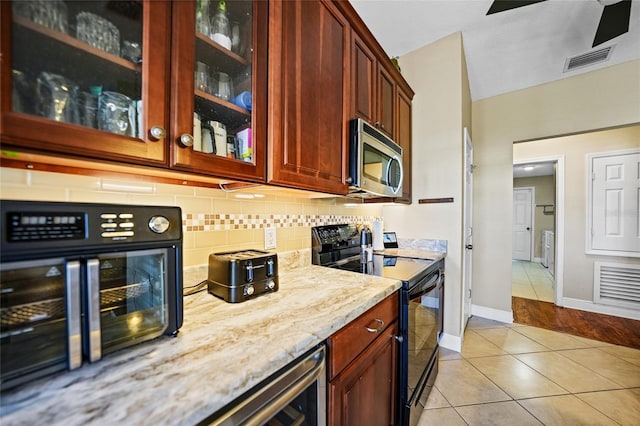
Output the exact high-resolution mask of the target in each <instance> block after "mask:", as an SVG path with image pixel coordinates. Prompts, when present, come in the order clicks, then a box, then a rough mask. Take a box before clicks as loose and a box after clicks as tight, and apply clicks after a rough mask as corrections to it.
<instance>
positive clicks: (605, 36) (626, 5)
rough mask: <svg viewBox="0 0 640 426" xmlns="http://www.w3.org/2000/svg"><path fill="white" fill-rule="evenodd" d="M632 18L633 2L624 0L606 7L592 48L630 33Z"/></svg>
mask: <svg viewBox="0 0 640 426" xmlns="http://www.w3.org/2000/svg"><path fill="white" fill-rule="evenodd" d="M630 16H631V0H622V1H620V2H618V3H615V4H610V5H608V6H605V7H604V10H603V11H602V16H601V17H600V23H599V24H598V29H597V30H596V36H595V37H594V39H593V46H591V47H596V46H597V45H599V44H602V43H604V42H605V41H609V40H611V39H612V38H615V37H618V36H619V35H622V34H624V33H626V32H627V31H629V18H630Z"/></svg>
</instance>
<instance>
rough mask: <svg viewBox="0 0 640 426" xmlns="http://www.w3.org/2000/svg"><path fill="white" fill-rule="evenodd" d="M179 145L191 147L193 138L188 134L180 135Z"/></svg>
mask: <svg viewBox="0 0 640 426" xmlns="http://www.w3.org/2000/svg"><path fill="white" fill-rule="evenodd" d="M180 143H181V144H182V145H184V146H193V136H191V135H190V134H189V133H183V134H182V135H180Z"/></svg>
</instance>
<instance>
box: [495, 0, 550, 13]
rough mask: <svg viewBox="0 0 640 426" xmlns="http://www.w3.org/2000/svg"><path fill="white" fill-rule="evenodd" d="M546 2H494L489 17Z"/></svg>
mask: <svg viewBox="0 0 640 426" xmlns="http://www.w3.org/2000/svg"><path fill="white" fill-rule="evenodd" d="M543 1H545V0H494V2H493V3H492V4H491V7H490V8H489V10H488V11H487V15H491V14H494V13H498V12H504V11H505V10H511V9H516V8H518V7H522V6H529V5H530V4H534V3H540V2H543Z"/></svg>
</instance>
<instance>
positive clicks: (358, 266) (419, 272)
mask: <svg viewBox="0 0 640 426" xmlns="http://www.w3.org/2000/svg"><path fill="white" fill-rule="evenodd" d="M311 240H312V249H311V255H312V263H313V264H314V265H320V266H326V267H329V268H335V269H340V270H345V271H350V272H355V273H364V274H369V275H378V276H381V277H385V278H392V279H396V280H400V281H401V282H402V288H401V290H400V306H398V318H399V321H398V329H399V336H398V338H397V341H398V342H399V364H398V404H397V405H398V413H397V419H398V424H400V425H415V424H417V422H418V419H419V417H420V413H421V412H422V410H423V409H424V406H425V404H426V400H427V397H428V396H429V393H430V391H431V388H432V387H433V384H434V382H435V378H436V375H437V374H438V352H439V345H438V341H439V339H440V336H441V334H442V324H443V303H444V260H443V259H440V260H433V259H431V260H430V259H411V258H403V257H399V256H396V255H385V254H383V253H374V254H373V256H371V258H370V259H371V261H363V259H367V256H366V255H363V253H362V248H361V246H360V241H361V238H360V232H359V231H358V229H357V227H356V226H354V225H348V224H341V225H326V226H317V227H313V228H312V229H311Z"/></svg>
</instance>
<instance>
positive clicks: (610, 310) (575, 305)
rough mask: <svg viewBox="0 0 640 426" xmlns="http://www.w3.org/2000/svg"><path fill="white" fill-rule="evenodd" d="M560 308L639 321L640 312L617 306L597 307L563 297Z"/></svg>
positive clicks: (586, 302) (589, 303)
mask: <svg viewBox="0 0 640 426" xmlns="http://www.w3.org/2000/svg"><path fill="white" fill-rule="evenodd" d="M562 306H563V307H565V308H571V309H579V310H581V311H587V312H595V313H596V314H604V315H613V316H614V317H621V318H628V319H633V320H640V312H639V311H637V310H633V309H626V308H621V307H618V306H607V305H599V304H596V303H593V302H589V301H587V300H581V299H572V298H570V297H564V298H563V299H562Z"/></svg>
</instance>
